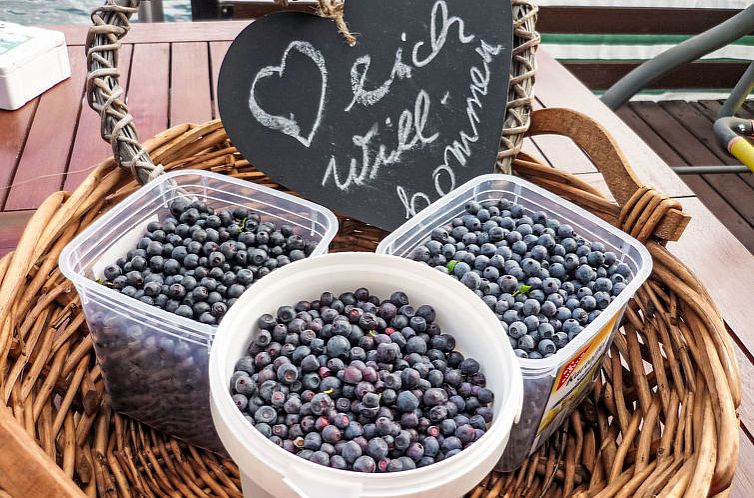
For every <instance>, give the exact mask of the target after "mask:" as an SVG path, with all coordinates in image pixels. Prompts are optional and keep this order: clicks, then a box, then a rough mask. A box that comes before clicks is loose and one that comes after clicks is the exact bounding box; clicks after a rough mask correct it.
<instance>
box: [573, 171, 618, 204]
mask: <svg viewBox="0 0 754 498" xmlns="http://www.w3.org/2000/svg"><path fill="white" fill-rule="evenodd" d="M576 176H578V177H579V178H580V179H582V180H584V181H585V182H587V183H589V184H590V185H591V186H592V187H595V188H596V189H597V190H599V191H600V192H602V195H604V196H605V197H607V199H608V200H610V201H612V202H615V197H613V194H612V192H610V188H609V187H608V186H607V182H605V178H603V176H602V173H581V174H579V175H576Z"/></svg>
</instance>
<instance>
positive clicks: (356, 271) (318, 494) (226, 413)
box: [209, 253, 523, 498]
mask: <svg viewBox="0 0 754 498" xmlns="http://www.w3.org/2000/svg"><path fill="white" fill-rule="evenodd" d="M359 287H366V288H368V289H369V290H370V291H371V292H372V293H373V294H375V295H377V296H379V297H385V298H387V297H389V296H390V294H391V293H392V292H394V291H396V290H402V291H405V292H406V293H407V294H408V296H409V299H410V300H411V304H412V305H415V306H419V305H421V304H430V305H432V306H434V308H435V310H436V313H437V322H438V324H439V325H440V326H441V327H442V329H443V330H444V331H446V332H447V333H450V334H453V336H454V337H455V338H456V344H457V345H456V348H457V349H458V350H459V351H461V352H463V353H464V354H466V355H469V356H472V357H473V358H475V359H476V360H478V361H479V363H480V364H481V366H482V372H483V373H484V374H485V375H486V377H487V386H488V387H489V388H490V389H491V390H492V391H493V392H494V393H495V400H494V404H493V411H494V416H493V420H492V423H491V425H490V427H489V430H488V431H487V433H486V434H485V435H484V436H483V437H482V438H480V439H479V441H477V442H475V443H474V444H473V445H471V446H470V447H469V448H468V449H466V450H463V451H461V452H460V453H458V454H457V455H455V456H453V457H451V458H448V459H446V460H443V461H441V462H438V463H435V464H433V465H430V466H427V467H423V468H419V469H415V470H408V471H404V472H397V473H389V474H361V473H358V472H351V471H346V470H337V469H331V468H328V467H323V466H321V465H317V464H314V463H311V462H309V461H306V460H304V459H302V458H299V457H297V456H295V455H293V454H291V453H288V452H287V451H285V450H283V449H282V448H280V447H278V446H277V445H275V444H274V443H273V442H271V441H269V440H268V439H267V438H265V437H264V436H263V435H262V434H260V433H259V432H258V431H257V430H256V429H255V428H254V427H252V426H251V424H249V422H247V421H246V419H244V417H243V415H242V413H241V412H240V411H239V410H238V408H236V406H235V404H234V403H233V400H232V399H231V395H230V391H229V384H230V377H231V375H232V374H233V366H234V364H235V362H236V361H237V360H238V358H240V357H241V356H242V355H243V354H245V351H246V349H247V346H248V344H249V343H250V342H251V340H252V338H253V336H254V334H255V333H256V332H257V330H258V329H257V327H256V320H257V318H258V317H259V316H260V315H262V314H264V313H274V312H275V311H276V310H277V308H278V307H279V306H282V305H286V304H293V303H296V302H297V301H300V300H301V299H316V298H317V297H318V296H319V295H320V294H321V293H322V292H323V291H331V292H334V293H340V292H345V291H353V290H355V289H357V288H359ZM209 381H210V406H211V409H212V418H213V421H214V424H215V428H216V429H217V433H218V435H219V436H220V439H221V440H222V442H223V445H224V446H225V448H226V450H227V451H228V453H229V454H230V456H231V457H232V458H233V460H235V462H236V463H237V464H238V466H239V469H240V471H241V476H242V483H243V491H244V496H246V497H247V498H252V497H253V498H258V497H260V496H265V493H269V495H271V496H275V497H306V498H326V497H327V498H330V497H338V498H355V497H370V498H372V497H400V496H413V497H427V498H429V497H431V498H437V497H452V496H461V495H462V494H463V493H465V492H466V491H468V490H469V489H471V488H472V487H474V485H476V484H477V483H478V482H479V481H481V480H482V479H483V478H484V476H485V475H487V474H488V473H489V472H490V471H491V470H492V468H493V467H494V466H495V464H496V463H497V461H498V459H499V458H500V456H501V454H502V453H503V450H504V449H505V445H506V443H507V442H508V436H509V435H510V430H511V427H512V425H513V423H514V421H515V420H517V419H518V417H519V415H520V411H521V406H522V403H523V381H522V377H521V370H520V368H519V366H518V361H517V360H516V357H515V355H514V354H513V350H512V348H511V346H510V344H509V342H508V339H507V338H506V335H505V332H504V331H503V329H502V327H501V325H500V322H499V321H498V320H497V318H495V315H494V314H493V313H492V311H491V310H490V309H489V308H488V307H487V306H485V305H484V303H483V302H482V301H481V300H480V299H478V298H477V297H476V295H475V294H474V293H473V292H471V291H470V290H469V289H467V288H466V287H465V286H464V285H462V284H461V283H460V282H456V281H453V280H452V279H449V278H447V277H446V276H445V275H442V274H441V273H439V272H438V271H437V270H434V269H431V268H429V267H427V266H424V265H421V264H418V263H416V262H413V261H409V260H406V259H402V258H398V257H395V256H387V255H378V254H372V253H337V254H329V255H324V256H317V257H313V258H308V259H305V260H301V261H297V262H296V263H293V264H290V265H287V266H285V267H283V268H281V269H279V270H276V271H275V272H273V273H271V274H270V275H268V276H267V277H265V278H264V279H262V280H260V281H259V282H258V283H257V284H255V285H254V292H246V293H244V294H243V295H242V296H241V297H240V298H239V300H238V302H237V303H236V304H235V306H233V307H232V308H231V309H230V311H229V312H228V314H227V315H226V316H225V318H224V319H223V321H222V322H221V324H220V326H219V327H218V330H217V334H216V336H215V341H214V343H213V344H212V350H211V352H210V362H209Z"/></svg>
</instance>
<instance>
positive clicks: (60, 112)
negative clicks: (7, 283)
mask: <svg viewBox="0 0 754 498" xmlns="http://www.w3.org/2000/svg"><path fill="white" fill-rule="evenodd" d="M68 57H69V59H70V63H71V77H70V78H69V79H67V80H65V81H63V82H61V83H58V85H56V86H55V87H54V88H52V89H50V90H48V91H47V92H45V93H44V94H42V96H41V97H39V99H40V100H39V106H38V107H37V113H36V117H35V119H34V122H33V123H32V126H31V129H30V130H29V138H28V139H27V141H26V146H25V147H24V151H23V153H22V155H21V159H20V160H19V162H18V168H17V169H16V174H15V176H14V178H13V186H12V187H11V189H10V192H9V193H8V198H7V199H6V201H5V208H4V209H5V210H6V211H7V210H18V209H34V208H36V207H37V206H39V205H40V204H41V203H42V201H43V200H44V199H45V198H46V197H47V196H48V195H50V194H52V193H53V192H55V191H57V190H60V186H61V185H62V184H63V182H62V177H63V173H64V172H65V170H66V166H67V165H68V158H69V156H70V152H71V144H72V142H73V136H74V133H75V131H76V123H77V120H78V116H79V111H80V110H81V99H82V96H83V93H84V80H85V79H86V59H85V57H84V54H83V53H82V52H81V48H80V47H68Z"/></svg>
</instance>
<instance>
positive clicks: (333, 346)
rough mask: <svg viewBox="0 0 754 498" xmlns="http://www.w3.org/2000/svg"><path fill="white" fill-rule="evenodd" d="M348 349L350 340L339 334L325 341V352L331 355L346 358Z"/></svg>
mask: <svg viewBox="0 0 754 498" xmlns="http://www.w3.org/2000/svg"><path fill="white" fill-rule="evenodd" d="M350 349H351V344H350V342H348V339H346V338H345V337H343V336H341V335H336V336H333V337H331V338H330V339H328V341H327V352H328V354H329V355H330V356H331V357H335V358H347V357H348V352H349V350H350Z"/></svg>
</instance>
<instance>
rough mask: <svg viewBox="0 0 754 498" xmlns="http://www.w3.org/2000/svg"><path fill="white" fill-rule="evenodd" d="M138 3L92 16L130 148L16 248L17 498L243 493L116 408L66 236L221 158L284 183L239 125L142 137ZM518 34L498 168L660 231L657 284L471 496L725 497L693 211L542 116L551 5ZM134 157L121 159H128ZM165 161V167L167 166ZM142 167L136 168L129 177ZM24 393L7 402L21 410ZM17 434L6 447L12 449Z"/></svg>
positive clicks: (721, 400)
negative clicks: (146, 188) (565, 409)
mask: <svg viewBox="0 0 754 498" xmlns="http://www.w3.org/2000/svg"><path fill="white" fill-rule="evenodd" d="M137 3H138V2H136V1H135V0H108V5H107V6H106V7H105V8H103V9H100V10H99V12H98V13H97V14H95V15H94V16H93V19H94V21H95V24H96V27H95V28H94V29H93V32H92V33H93V35H92V40H93V42H94V43H93V44H92V45H93V46H94V48H93V49H92V50H91V51H90V53H89V58H90V70H91V73H90V80H89V82H90V87H89V88H90V90H89V92H88V95H89V98H90V102H91V103H92V105H93V106H94V107H95V108H96V109H97V110H98V111H100V113H101V115H102V117H103V136H104V137H105V138H106V139H107V140H108V141H110V142H111V143H112V145H113V150H114V156H115V157H116V158H117V159H118V161H117V163H116V161H114V160H113V159H110V160H107V161H105V162H103V163H102V164H100V165H99V166H98V167H97V168H96V169H95V170H94V171H93V172H92V173H91V174H90V175H89V176H88V177H87V178H86V180H85V181H84V182H83V183H82V184H81V186H80V187H79V188H77V189H76V190H75V191H74V192H58V193H56V194H53V195H52V196H50V197H49V198H48V199H47V200H46V201H45V202H44V203H43V205H42V206H40V208H39V209H38V211H37V212H36V213H35V215H34V216H33V218H32V219H31V221H30V222H29V225H28V226H27V228H26V230H25V232H24V234H23V236H22V239H21V241H20V242H19V245H18V247H17V249H16V251H15V252H13V253H11V254H8V255H7V256H5V257H4V258H2V259H1V260H0V395H2V396H3V399H2V401H3V403H0V446H2V447H3V450H4V451H0V488H4V489H5V490H6V491H2V489H0V497H2V498H4V496H5V494H6V492H8V493H9V494H10V495H11V496H18V497H21V496H23V497H37V496H39V497H47V496H82V494H81V491H79V489H81V490H83V492H84V493H85V494H86V495H89V496H127V497H130V496H133V497H136V496H221V497H222V496H240V480H239V474H238V469H237V467H236V466H235V464H234V463H233V462H231V461H229V460H221V459H219V458H218V457H217V456H216V455H213V454H211V453H208V452H205V451H202V450H198V449H196V448H193V447H191V446H189V445H186V444H185V443H183V442H181V441H177V440H175V439H172V438H169V437H166V436H164V435H162V434H159V433H157V432H155V431H153V430H151V429H149V428H148V427H146V426H143V425H142V424H140V423H138V422H135V421H133V420H131V419H128V418H126V417H123V416H120V415H118V414H117V413H114V412H113V411H112V410H111V409H110V408H109V406H108V404H107V399H106V395H105V393H104V387H103V381H102V376H101V371H100V368H99V366H98V365H97V363H96V359H95V356H94V352H93V349H92V342H91V338H90V336H89V333H88V330H87V326H86V323H85V319H84V315H83V312H82V310H81V307H80V302H79V298H78V296H77V294H76V293H75V291H74V290H73V285H72V284H71V283H70V282H68V281H66V280H65V279H64V278H63V276H62V275H61V273H60V270H59V268H58V267H57V259H58V256H59V255H60V252H61V251H62V249H63V247H64V246H65V245H66V244H67V243H68V242H69V241H70V240H71V239H72V238H73V237H74V236H75V234H77V233H78V232H80V231H81V230H83V229H84V228H85V227H86V226H88V225H89V224H90V223H91V222H92V221H93V220H94V219H96V218H97V217H98V216H99V215H101V214H102V213H103V212H104V211H106V210H107V209H109V208H110V207H112V206H113V205H114V204H116V203H117V202H119V201H120V200H122V199H123V198H124V197H125V196H127V195H129V194H130V193H132V192H133V191H134V190H135V189H137V188H138V184H137V182H136V181H134V180H133V178H134V177H136V178H138V179H139V181H140V182H143V181H145V180H146V179H148V178H149V177H150V176H153V175H155V174H159V173H160V172H161V171H163V170H170V169H176V168H195V169H206V170H212V171H216V172H222V173H226V174H229V175H232V176H235V177H237V178H243V179H246V180H250V181H254V182H258V183H262V184H265V185H268V186H272V187H275V188H280V186H279V185H276V184H274V183H272V182H271V181H270V180H269V179H268V178H266V177H265V176H264V174H262V173H261V172H259V171H257V170H256V169H254V167H253V166H252V165H250V164H249V163H248V161H246V160H245V159H244V158H243V157H242V156H240V155H239V154H238V152H237V151H236V149H235V148H234V147H233V146H232V145H231V144H230V143H229V141H228V138H227V135H226V134H225V131H224V129H223V128H222V124H221V123H220V122H219V121H211V122H209V123H205V124H202V125H190V124H185V125H179V126H176V127H174V128H171V129H170V130H167V131H165V132H163V133H161V134H159V135H158V136H156V137H154V138H153V139H151V140H148V141H147V142H145V143H144V144H143V148H142V146H141V145H140V144H139V143H138V141H137V139H136V132H135V129H134V127H133V124H132V123H131V116H130V115H129V114H128V110H127V108H126V106H125V104H124V102H123V99H122V89H120V87H119V86H118V85H117V48H118V40H119V39H120V38H121V37H123V36H124V35H125V32H126V31H127V29H126V28H127V25H128V16H129V15H130V14H131V13H132V11H133V9H134V7H135V6H136V4H137ZM513 5H514V23H515V31H514V33H515V42H516V47H515V48H514V61H513V66H512V67H513V71H512V74H513V76H512V80H511V82H512V85H511V88H510V95H509V103H508V116H507V119H506V125H505V126H506V129H505V131H504V133H503V136H502V138H501V145H502V146H501V152H500V153H499V157H498V166H499V168H500V170H501V171H503V172H507V171H508V168H509V167H510V165H511V164H512V165H513V170H514V173H516V174H519V175H521V176H523V177H525V178H527V179H529V180H530V181H533V182H534V183H537V184H539V185H541V186H543V187H545V188H547V189H549V190H551V191H553V192H554V193H557V194H559V195H562V196H564V197H566V198H568V199H570V200H572V201H574V202H576V203H577V204H580V205H581V206H583V207H585V208H586V209H588V210H590V211H592V212H593V213H595V214H597V215H598V216H600V217H602V218H604V219H605V220H607V221H609V222H611V223H613V224H615V225H616V226H619V227H621V228H623V229H624V230H626V231H628V232H629V233H631V234H632V235H634V236H636V237H637V238H639V240H642V241H643V242H645V243H646V245H647V247H648V249H649V251H650V253H651V254H652V256H653V258H654V269H653V273H652V276H651V277H650V279H649V280H648V281H647V282H646V283H645V284H644V285H643V286H642V288H641V289H640V291H639V292H638V293H637V295H636V297H635V299H633V300H632V301H631V302H630V303H629V307H628V310H627V312H626V314H625V318H624V324H623V327H622V329H621V331H620V333H618V334H616V337H615V340H614V343H613V346H612V347H611V350H610V354H609V355H608V356H607V357H606V358H605V360H604V362H603V364H602V365H601V369H600V373H599V375H598V378H597V380H596V382H595V387H594V391H593V393H592V394H591V395H590V397H589V398H588V399H587V400H585V401H584V402H583V403H582V404H581V406H580V407H579V409H578V410H577V411H576V412H574V414H573V415H572V416H571V417H570V420H569V421H568V423H567V424H566V425H565V426H564V427H563V428H562V429H561V430H560V431H559V432H557V433H556V434H554V435H553V436H552V437H551V438H550V439H549V440H548V441H547V442H546V444H545V445H544V446H543V447H542V448H541V449H540V450H538V451H537V452H536V453H535V454H534V455H532V456H531V457H530V458H529V459H528V460H527V461H526V462H525V463H524V465H523V466H522V467H521V468H520V469H519V470H517V471H516V472H512V473H506V474H501V473H497V472H492V473H491V474H489V475H488V476H487V477H486V478H485V479H484V481H483V482H481V483H480V484H479V485H478V486H477V487H476V488H475V489H474V490H472V491H471V493H470V495H471V496H474V497H480V496H490V497H497V496H527V497H537V496H555V497H559V496H570V495H576V496H600V497H608V496H621V497H626V496H650V495H660V496H694V497H696V496H708V495H714V494H717V493H719V492H722V491H724V490H725V489H726V488H727V487H728V486H729V484H730V482H731V479H732V475H733V472H734V470H735V467H736V461H737V457H738V418H737V413H736V409H737V407H738V406H739V403H740V398H741V388H740V380H739V374H738V369H737V365H736V362H735V358H734V356H733V352H732V346H731V343H730V339H729V337H728V335H727V333H726V330H725V328H724V325H723V322H722V319H721V317H720V313H719V311H718V310H717V308H716V306H715V304H714V302H713V301H712V299H711V298H710V296H709V294H708V293H707V292H706V290H705V289H704V288H703V286H702V285H701V284H700V283H699V282H698V280H697V279H696V278H695V277H694V275H693V274H692V273H691V272H690V271H689V270H688V269H687V268H686V267H685V266H683V265H682V264H681V263H679V262H678V261H677V259H676V258H675V257H674V256H673V255H672V254H670V253H669V252H668V251H667V250H666V249H665V247H664V246H663V244H662V240H674V239H675V238H677V236H678V235H679V234H680V232H681V231H682V228H683V226H684V224H685V223H686V222H687V221H688V219H687V218H684V216H683V215H682V213H680V211H679V208H680V205H678V203H677V202H675V201H672V200H670V199H668V198H667V197H665V196H662V195H661V194H659V193H658V192H656V191H655V190H653V189H651V188H647V187H640V186H639V184H638V180H636V177H635V176H634V175H633V173H632V172H631V171H630V168H629V167H628V166H627V165H626V164H625V161H624V160H623V158H622V155H621V154H620V153H619V152H618V151H617V149H616V147H615V144H614V143H613V142H612V141H611V139H610V138H609V136H607V134H606V132H605V131H604V130H603V129H601V127H599V125H597V124H596V123H594V122H593V121H591V120H589V119H588V118H586V117H585V116H582V115H579V114H577V113H574V112H572V111H564V110H544V111H538V112H536V113H534V114H531V99H532V96H531V92H532V83H533V76H534V63H533V57H534V52H535V50H536V46H537V43H538V41H539V37H538V36H537V35H536V33H535V32H534V20H535V17H536V8H535V7H534V6H533V4H532V3H531V2H529V1H524V0H513ZM530 119H531V130H529V133H530V134H538V133H545V132H547V133H553V132H555V133H561V134H564V135H566V136H569V137H570V138H572V139H573V140H574V141H575V142H576V143H577V144H578V145H580V146H581V147H582V148H584V149H585V150H586V151H587V152H588V153H589V155H590V157H592V158H593V160H594V161H595V163H596V166H597V167H598V169H600V171H601V172H602V173H603V175H604V178H605V181H606V182H607V184H608V186H609V187H610V189H611V192H612V193H613V196H614V197H615V199H617V201H618V203H617V204H616V203H612V202H610V201H608V200H606V199H605V197H604V196H603V195H602V194H601V193H600V192H599V191H597V190H596V189H595V188H593V187H592V186H590V185H589V184H586V183H585V182H583V181H582V180H580V179H578V178H576V177H574V176H572V175H570V174H568V173H564V172H560V171H557V170H554V169H552V168H550V167H547V166H544V165H542V164H540V163H538V162H537V161H536V160H534V159H532V158H531V157H528V156H526V155H525V154H523V153H520V152H519V147H520V143H521V140H522V138H523V136H524V133H526V132H527V128H528V126H529V121H530ZM118 163H119V164H120V165H121V166H122V168H119V167H118ZM155 165H159V166H155ZM128 171H130V172H131V175H129V173H128ZM340 223H341V229H340V233H339V235H338V237H337V238H336V239H335V241H334V243H333V244H332V246H331V250H332V251H342V250H365V251H371V250H373V249H374V248H375V247H376V245H377V243H378V241H379V240H380V239H381V238H382V237H383V236H384V235H385V233H384V232H382V231H380V230H378V229H376V228H374V227H371V226H368V225H364V224H362V223H360V222H359V221H357V220H351V219H343V218H341V219H340ZM6 406H7V408H6ZM3 445H4V446H3Z"/></svg>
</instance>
